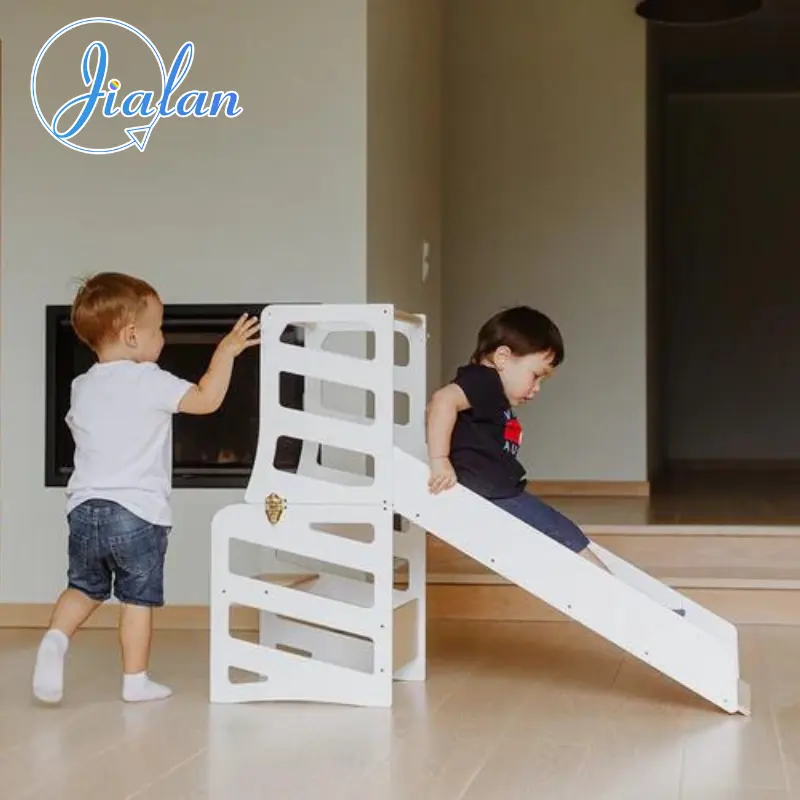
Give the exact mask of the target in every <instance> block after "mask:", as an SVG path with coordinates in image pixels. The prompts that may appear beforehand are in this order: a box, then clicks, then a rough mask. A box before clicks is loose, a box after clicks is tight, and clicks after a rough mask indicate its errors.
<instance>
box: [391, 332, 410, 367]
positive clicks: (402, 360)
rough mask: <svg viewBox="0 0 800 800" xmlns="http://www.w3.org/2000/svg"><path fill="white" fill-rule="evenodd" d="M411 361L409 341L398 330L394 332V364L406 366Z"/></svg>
mask: <svg viewBox="0 0 800 800" xmlns="http://www.w3.org/2000/svg"><path fill="white" fill-rule="evenodd" d="M410 361H411V343H410V342H409V341H408V337H407V336H406V335H404V334H403V333H401V332H400V331H395V332H394V365H395V366H396V367H407V366H408V364H409V362H410Z"/></svg>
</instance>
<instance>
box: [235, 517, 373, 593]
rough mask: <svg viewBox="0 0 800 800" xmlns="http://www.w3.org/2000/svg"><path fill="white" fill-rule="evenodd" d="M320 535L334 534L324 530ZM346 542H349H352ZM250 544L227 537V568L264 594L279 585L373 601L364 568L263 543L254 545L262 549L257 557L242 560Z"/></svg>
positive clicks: (250, 548) (367, 575) (248, 550)
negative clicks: (243, 551) (248, 579)
mask: <svg viewBox="0 0 800 800" xmlns="http://www.w3.org/2000/svg"><path fill="white" fill-rule="evenodd" d="M323 535H324V536H331V537H332V539H335V538H336V537H335V534H331V533H327V532H326V533H324V534H323ZM373 535H374V534H373ZM334 543H335V542H334ZM349 544H350V545H351V546H352V542H349ZM252 548H253V545H252V544H250V543H249V542H243V541H242V540H240V539H236V538H231V539H230V544H229V554H228V557H229V561H228V563H229V569H230V571H231V573H232V574H233V575H237V576H239V577H242V578H250V579H251V580H252V581H253V588H254V589H255V591H258V592H259V593H263V594H264V595H265V596H268V595H269V593H270V591H271V590H272V589H273V587H276V588H278V587H279V588H280V589H288V590H290V591H297V592H307V593H309V594H313V595H315V596H316V597H320V598H326V599H328V600H338V601H339V602H342V603H346V604H348V605H352V606H353V607H354V608H359V609H364V608H372V607H373V605H374V603H375V590H374V586H373V584H372V582H371V578H372V574H371V573H369V572H367V571H365V570H361V569H356V568H355V567H351V566H347V565H345V564H337V563H334V562H331V561H323V560H321V559H318V558H311V557H309V556H305V555H300V554H297V553H291V552H289V551H284V550H276V549H274V548H266V547H264V548H258V549H259V550H261V551H262V552H261V553H260V554H259V555H258V557H256V558H251V560H250V562H249V563H245V560H244V558H243V557H242V550H243V549H246V552H248V553H250V552H251V551H252Z"/></svg>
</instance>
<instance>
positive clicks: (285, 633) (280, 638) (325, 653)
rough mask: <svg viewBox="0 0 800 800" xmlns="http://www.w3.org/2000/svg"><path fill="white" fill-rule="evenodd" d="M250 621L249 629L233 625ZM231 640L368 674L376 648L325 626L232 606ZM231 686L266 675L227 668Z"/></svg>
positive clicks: (266, 677)
mask: <svg viewBox="0 0 800 800" xmlns="http://www.w3.org/2000/svg"><path fill="white" fill-rule="evenodd" d="M245 616H246V618H247V619H248V620H250V619H252V627H251V628H248V629H242V628H240V627H237V626H236V622H237V621H238V620H241V619H242V618H243V617H245ZM229 634H230V636H231V638H232V639H235V640H237V641H242V642H247V643H248V644H255V645H258V646H260V647H264V648H265V649H267V650H276V651H278V652H281V653H287V654H289V655H292V656H296V657H299V658H307V659H310V660H312V661H314V660H316V661H320V662H322V663H326V664H333V665H335V666H340V667H347V668H349V669H355V670H359V671H361V672H365V673H371V672H372V670H373V665H374V651H375V646H374V642H373V641H372V639H370V638H368V637H365V636H358V635H356V634H352V633H349V632H347V631H341V630H336V629H334V628H330V627H326V626H324V625H315V624H310V623H307V622H304V621H303V620H300V619H295V618H293V617H291V616H286V615H279V614H273V613H271V612H268V611H261V610H259V609H256V608H248V607H247V606H241V605H232V606H231V613H230V617H229ZM228 677H229V680H230V681H231V683H235V684H242V683H254V682H255V683H261V682H264V681H267V680H269V675H263V676H262V675H257V674H256V673H253V672H249V671H248V670H245V669H239V668H237V667H229V668H228Z"/></svg>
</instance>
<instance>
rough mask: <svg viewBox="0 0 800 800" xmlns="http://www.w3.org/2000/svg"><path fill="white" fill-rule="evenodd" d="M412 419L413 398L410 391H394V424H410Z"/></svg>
mask: <svg viewBox="0 0 800 800" xmlns="http://www.w3.org/2000/svg"><path fill="white" fill-rule="evenodd" d="M410 421H411V398H410V397H409V396H408V392H395V393H394V424H395V425H408V423H409V422H410Z"/></svg>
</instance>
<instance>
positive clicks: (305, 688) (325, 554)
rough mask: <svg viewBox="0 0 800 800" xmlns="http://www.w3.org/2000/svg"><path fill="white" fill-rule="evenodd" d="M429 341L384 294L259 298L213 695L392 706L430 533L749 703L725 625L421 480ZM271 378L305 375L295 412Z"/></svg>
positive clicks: (229, 516)
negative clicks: (246, 630) (244, 472)
mask: <svg viewBox="0 0 800 800" xmlns="http://www.w3.org/2000/svg"><path fill="white" fill-rule="evenodd" d="M290 330H302V331H303V332H304V336H303V340H302V342H300V343H298V342H294V343H292V342H289V341H287V337H286V335H285V334H286V332H287V331H290ZM426 340H427V333H426V320H425V317H424V316H423V315H419V314H409V313H406V312H401V311H397V310H396V309H395V308H394V307H393V306H392V305H387V304H366V305H364V304H361V305H326V304H320V305H288V304H287V305H271V306H267V307H266V308H265V309H264V311H263V313H262V316H261V378H260V380H261V385H260V391H261V400H260V428H259V436H258V447H257V452H256V458H255V463H254V465H253V471H252V474H251V477H250V482H249V484H248V487H247V490H246V492H245V497H244V502H242V503H238V504H234V505H230V506H227V507H225V508H223V509H221V510H220V511H219V512H218V513H217V514H216V515H215V516H214V519H213V522H212V532H211V548H212V549H211V651H210V661H211V663H210V673H211V677H210V699H211V701H212V702H215V703H235V702H255V701H269V700H272V701H276V700H284V701H315V702H326V703H342V704H348V705H360V706H391V705H392V694H393V685H394V681H397V680H410V681H423V680H425V661H426V650H425V641H426V624H425V623H426V609H425V589H426V560H425V552H426V549H425V541H426V540H425V537H426V532H430V533H431V534H433V535H435V536H437V537H439V538H441V539H442V540H444V541H446V542H448V543H449V544H451V545H452V546H454V547H456V548H458V549H459V550H461V551H462V552H463V553H465V554H466V555H468V556H470V557H471V558H473V559H475V560H477V561H479V562H481V563H483V564H485V565H486V566H488V567H489V568H491V569H492V570H494V571H495V572H496V573H498V574H499V575H501V576H502V577H504V578H506V579H508V580H510V581H512V582H514V583H516V584H518V585H519V586H521V587H522V588H523V589H525V590H526V591H528V592H530V593H531V594H533V595H535V596H537V597H539V598H540V599H542V600H543V601H544V602H546V603H548V604H549V605H550V606H552V607H553V608H555V609H557V610H559V611H561V612H562V613H563V614H565V615H567V616H568V617H571V618H572V619H574V620H575V621H577V622H579V623H580V624H582V625H584V626H585V627H587V628H589V629H590V630H592V631H594V632H595V633H597V634H598V635H600V636H603V637H604V638H606V639H608V640H609V641H611V642H613V643H614V644H616V645H617V646H618V647H620V648H622V649H623V650H625V651H626V652H628V653H629V654H631V655H633V656H634V657H636V658H638V659H640V660H641V661H643V662H645V663H647V664H649V665H650V666H651V667H653V668H654V669H656V670H659V671H660V672H661V673H663V674H664V675H666V676H668V677H669V678H672V679H673V680H675V681H677V682H678V683H680V684H682V685H683V686H685V687H687V688H688V689H690V690H691V691H693V692H695V693H697V694H698V695H700V696H701V697H703V698H705V699H706V700H708V701H709V702H710V703H712V704H714V705H716V706H717V707H719V708H721V709H723V710H724V711H727V712H729V713H743V714H749V713H750V692H749V687H748V686H747V684H746V683H744V681H742V680H741V679H740V676H739V646H738V633H737V630H736V627H735V626H734V625H732V624H731V623H730V622H728V621H726V620H724V619H722V618H720V617H719V616H717V615H715V614H713V613H711V612H710V611H708V610H706V609H705V608H703V607H702V606H700V605H698V604H697V603H694V602H693V601H691V600H689V599H688V598H686V597H684V596H682V595H681V594H679V593H678V592H676V591H674V590H673V589H671V588H669V587H667V586H665V585H664V584H662V583H661V582H659V581H657V580H656V579H654V578H652V577H651V576H649V575H647V574H645V573H644V572H642V571H640V570H638V569H636V568H635V567H633V566H631V565H630V564H628V563H627V562H626V561H624V560H622V559H620V558H618V557H616V556H614V555H613V554H612V553H610V552H609V551H607V550H605V549H604V548H602V547H600V546H598V545H596V544H593V545H592V548H593V551H594V553H595V555H596V556H597V557H598V558H599V559H600V560H601V561H602V562H603V563H604V564H605V565H606V566H607V568H608V569H609V570H610V572H606V571H604V570H602V569H600V568H599V567H597V566H596V565H594V564H592V563H590V562H588V561H586V560H585V559H583V558H581V557H580V556H578V555H576V554H574V553H572V552H571V551H569V550H568V549H567V548H565V547H563V546H562V545H560V544H558V543H556V542H554V541H553V540H551V539H549V538H547V537H546V536H544V535H543V534H537V533H536V532H535V531H532V530H531V529H530V528H529V527H528V526H527V525H525V524H524V523H522V522H520V521H519V520H517V519H515V518H513V517H512V516H511V515H509V514H507V513H506V512H504V511H502V510H501V509H499V508H497V507H496V506H494V505H492V504H491V503H489V502H488V501H486V500H484V499H483V498H481V497H479V496H477V495H476V494H474V493H472V492H470V491H469V490H467V489H466V488H464V487H462V486H456V487H455V488H453V489H451V490H449V491H447V492H444V493H442V494H440V495H436V496H434V495H431V494H430V493H429V492H428V488H427V479H428V466H427V462H426V448H425V427H424V419H425V404H426V400H427V390H426V383H425V374H426ZM334 341H335V342H336V343H337V344H338V345H339V346H338V348H334V347H332V346H331V345H332V342H334ZM282 374H287V375H290V376H301V377H302V379H303V381H304V391H303V401H302V410H300V409H298V408H289V407H285V406H284V405H282V402H281V400H282V398H281V393H280V388H281V376H282ZM346 399H347V402H345V400H346ZM337 406H338V408H337ZM342 406H346V408H347V410H346V411H344V410H342V409H341V407H342ZM354 409H361V410H362V413H360V414H359V413H356V412H355V411H354ZM282 437H289V438H290V439H293V440H295V441H299V442H301V443H302V446H301V449H300V455H299V464H298V466H297V468H296V469H291V470H287V469H286V468H285V466H283V465H280V464H278V466H276V465H275V453H276V449H277V446H278V441H279V440H280V439H281V438H282ZM397 518H402V519H403V524H402V525H399V526H398V525H395V524H394V523H395V519H397ZM397 528H400V529H399V530H398V529H397ZM239 547H244V548H245V549H246V552H243V553H239V552H235V551H237V549H238V548H239ZM254 552H255V553H257V555H254V554H253V553H254ZM236 607H245V608H250V609H256V610H257V612H258V620H259V626H258V627H259V631H258V635H257V637H255V636H251V637H246V635H244V636H245V638H241V637H240V636H237V635H235V634H236V633H237V632H236V631H234V627H235V626H232V625H231V616H232V610H233V609H235V608H236ZM676 609H678V610H683V612H684V614H683V615H680V614H677V613H675V610H676ZM232 670H238V671H241V672H246V673H249V674H250V679H249V680H247V681H242V680H233V679H232V676H231V671H232Z"/></svg>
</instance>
